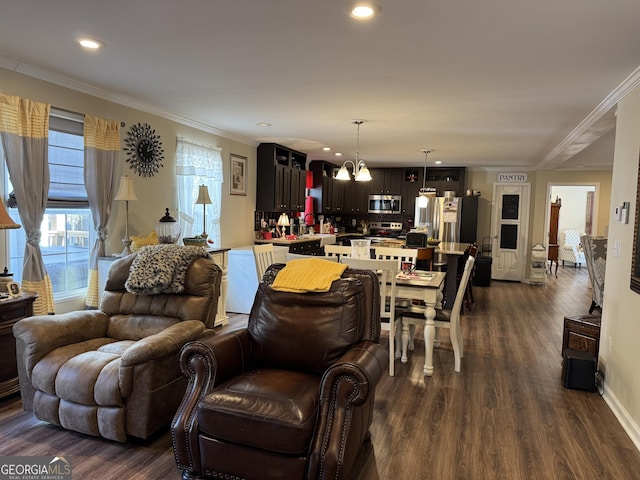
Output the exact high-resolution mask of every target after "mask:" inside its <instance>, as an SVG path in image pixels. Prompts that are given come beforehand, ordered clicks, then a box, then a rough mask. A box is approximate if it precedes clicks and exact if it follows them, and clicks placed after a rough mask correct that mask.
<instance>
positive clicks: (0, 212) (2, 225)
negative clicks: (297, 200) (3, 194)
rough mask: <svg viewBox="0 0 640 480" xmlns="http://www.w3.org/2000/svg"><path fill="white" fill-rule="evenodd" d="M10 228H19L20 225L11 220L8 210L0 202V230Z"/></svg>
mask: <svg viewBox="0 0 640 480" xmlns="http://www.w3.org/2000/svg"><path fill="white" fill-rule="evenodd" d="M11 228H20V225H19V224H17V223H16V222H14V221H13V219H12V218H11V217H10V216H9V212H7V209H6V208H5V206H4V203H2V202H0V230H7V229H11Z"/></svg>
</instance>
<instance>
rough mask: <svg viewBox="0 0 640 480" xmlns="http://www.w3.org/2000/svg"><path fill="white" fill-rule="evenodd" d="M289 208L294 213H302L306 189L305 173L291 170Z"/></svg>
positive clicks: (304, 171) (294, 169)
mask: <svg viewBox="0 0 640 480" xmlns="http://www.w3.org/2000/svg"><path fill="white" fill-rule="evenodd" d="M290 184H291V192H290V193H291V195H290V197H289V198H290V199H291V202H290V203H291V208H290V210H292V211H294V212H303V211H304V199H305V192H306V187H307V171H306V170H299V169H297V168H293V167H292V168H291V180H290Z"/></svg>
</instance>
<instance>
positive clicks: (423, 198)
mask: <svg viewBox="0 0 640 480" xmlns="http://www.w3.org/2000/svg"><path fill="white" fill-rule="evenodd" d="M420 151H421V152H422V153H424V175H422V188H421V189H420V191H419V192H418V207H420V208H425V207H426V206H427V203H428V202H427V198H428V197H430V196H431V193H432V192H433V189H432V188H426V186H425V182H426V181H427V156H428V155H429V154H430V153H431V150H420Z"/></svg>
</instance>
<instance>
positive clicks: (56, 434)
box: [0, 267, 640, 480]
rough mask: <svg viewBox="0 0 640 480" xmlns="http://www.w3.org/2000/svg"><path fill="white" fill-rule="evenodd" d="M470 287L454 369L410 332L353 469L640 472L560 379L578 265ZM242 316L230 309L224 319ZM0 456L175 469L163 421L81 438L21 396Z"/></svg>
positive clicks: (516, 474)
mask: <svg viewBox="0 0 640 480" xmlns="http://www.w3.org/2000/svg"><path fill="white" fill-rule="evenodd" d="M473 293H474V296H475V300H476V304H475V306H474V308H473V310H472V312H471V313H465V314H464V315H463V317H462V325H463V330H464V358H463V359H462V371H461V373H455V372H454V371H453V353H452V351H451V348H450V346H449V345H448V344H446V343H445V341H443V345H442V346H441V347H440V348H437V349H436V350H435V353H434V366H435V373H434V375H433V377H431V378H426V379H425V378H424V377H423V376H422V365H423V363H424V343H423V342H422V334H421V332H418V334H417V341H416V350H415V351H414V352H412V354H411V355H410V357H409V362H408V363H407V364H401V363H400V362H399V361H398V362H397V363H396V376H395V377H388V376H385V377H383V378H382V380H381V382H380V384H379V386H378V389H377V393H376V415H375V417H374V422H373V426H372V429H371V434H372V441H371V444H370V445H368V448H366V449H365V450H364V451H363V454H362V455H361V456H360V458H359V462H358V471H359V473H358V475H357V476H356V479H357V480H396V479H403V480H404V479H408V480H413V479H417V478H420V479H426V478H437V479H445V480H449V479H460V480H463V479H464V480H468V479H474V480H475V479H479V480H480V479H482V480H485V479H487V480H489V479H500V480H511V479H526V480H529V479H535V480H538V479H549V480H558V479H596V478H597V479H612V480H613V479H616V480H626V479H639V478H640V452H638V450H637V449H636V448H635V446H634V444H633V442H632V441H631V440H630V439H629V437H628V436H627V434H626V433H625V432H624V430H623V428H622V427H621V426H620V424H619V423H618V421H617V420H616V418H615V417H614V415H613V414H612V413H611V411H610V410H609V408H608V406H607V405H606V404H605V402H604V400H603V399H602V398H601V397H600V396H599V395H598V394H597V393H588V392H583V391H578V390H567V389H565V388H563V387H562V382H561V380H560V371H561V363H560V360H561V357H560V349H561V345H562V323H563V318H564V316H566V315H577V314H584V313H587V311H588V308H589V305H590V303H591V293H590V290H588V288H587V270H586V269H585V268H582V269H574V268H573V267H560V268H559V269H558V278H555V277H553V276H549V277H547V284H546V285H545V286H533V285H525V284H520V283H510V282H495V281H493V282H492V283H491V286H490V287H485V288H480V287H475V288H474V290H473ZM244 322H246V316H243V315H233V317H232V321H231V326H230V327H225V328H233V326H237V325H239V324H243V323H244ZM443 333H444V338H445V340H446V338H447V335H448V331H445V332H443ZM383 341H384V342H385V344H386V337H385V338H384V339H383ZM0 455H2V456H5V455H72V456H73V465H74V467H73V474H74V478H78V479H93V478H100V479H105V480H109V479H116V478H131V479H161V478H162V479H163V478H176V479H177V478H179V476H180V474H179V471H178V469H177V468H176V466H175V462H174V459H173V453H172V450H171V439H170V436H169V433H168V431H163V432H161V433H160V434H159V435H158V436H157V437H156V438H153V439H151V440H150V441H147V442H142V441H130V442H129V443H126V444H117V443H113V442H109V441H105V440H101V439H97V438H93V437H87V436H85V435H80V434H76V433H73V432H67V431H65V430H62V429H59V428H56V427H52V426H50V425H47V424H44V423H42V422H39V421H37V420H35V419H34V418H33V416H32V415H31V413H26V412H23V411H22V410H21V404H20V398H19V396H14V397H10V398H8V399H4V400H1V401H0Z"/></svg>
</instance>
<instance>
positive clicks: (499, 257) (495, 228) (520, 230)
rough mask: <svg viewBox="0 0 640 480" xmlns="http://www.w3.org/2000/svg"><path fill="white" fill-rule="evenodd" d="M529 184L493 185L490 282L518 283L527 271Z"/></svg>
mask: <svg viewBox="0 0 640 480" xmlns="http://www.w3.org/2000/svg"><path fill="white" fill-rule="evenodd" d="M530 191H531V184H529V183H517V184H510V183H494V184H493V212H492V215H491V216H492V218H493V220H492V222H491V239H492V249H491V251H492V255H493V260H492V263H491V278H492V279H494V280H513V281H518V282H521V281H523V280H524V276H525V273H526V271H527V263H526V262H527V253H528V252H527V245H528V237H529V196H530Z"/></svg>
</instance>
